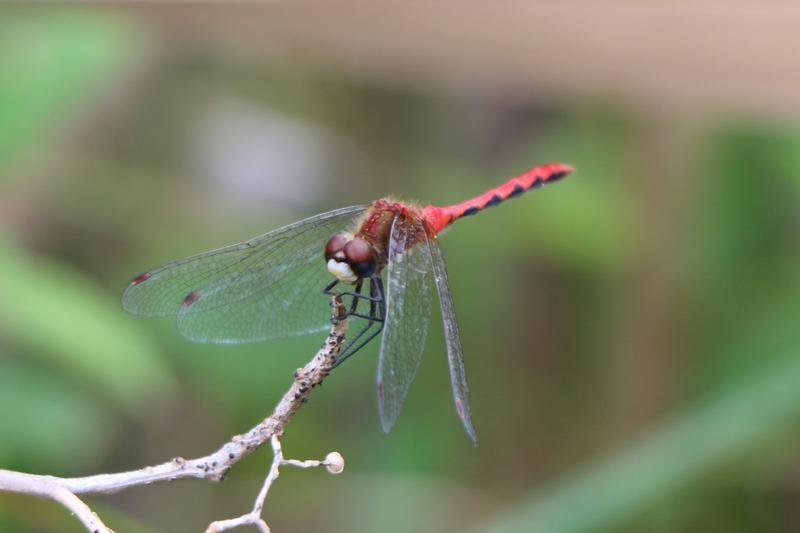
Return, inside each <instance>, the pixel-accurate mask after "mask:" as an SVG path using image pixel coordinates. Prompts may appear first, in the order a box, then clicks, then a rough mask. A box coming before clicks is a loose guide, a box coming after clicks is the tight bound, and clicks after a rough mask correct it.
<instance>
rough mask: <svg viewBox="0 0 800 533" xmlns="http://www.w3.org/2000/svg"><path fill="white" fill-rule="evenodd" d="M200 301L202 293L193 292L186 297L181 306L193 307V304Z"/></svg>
mask: <svg viewBox="0 0 800 533" xmlns="http://www.w3.org/2000/svg"><path fill="white" fill-rule="evenodd" d="M199 299H200V293H199V292H197V291H192V292H190V293H189V294H187V295H186V297H185V298H184V299H183V302H181V305H183V306H184V307H186V306H189V305H192V304H193V303H195V302H196V301H197V300H199Z"/></svg>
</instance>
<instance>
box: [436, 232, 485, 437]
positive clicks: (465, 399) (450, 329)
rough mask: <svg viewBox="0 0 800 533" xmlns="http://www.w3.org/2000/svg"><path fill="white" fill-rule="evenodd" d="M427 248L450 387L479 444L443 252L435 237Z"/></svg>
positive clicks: (469, 433) (464, 423) (467, 428)
mask: <svg viewBox="0 0 800 533" xmlns="http://www.w3.org/2000/svg"><path fill="white" fill-rule="evenodd" d="M427 248H429V249H430V255H431V261H432V263H433V271H434V275H435V279H436V288H437V290H438V292H439V305H440V307H441V309H442V323H443V325H444V338H445V342H446V344H447V362H448V364H449V366H450V385H451V387H452V389H453V400H454V401H455V404H456V412H457V413H458V417H459V418H460V419H461V423H462V424H463V425H464V429H465V430H466V432H467V435H469V438H470V439H471V440H472V443H473V444H475V445H477V444H478V437H477V436H476V435H475V428H474V427H472V415H471V413H470V408H469V387H468V386H467V374H466V371H465V370H464V355H463V351H462V349H461V336H460V335H459V333H458V322H457V321H456V312H455V309H454V307H453V299H452V297H451V296H450V287H449V285H448V283H447V270H446V269H445V265H444V258H443V257H442V251H441V249H440V248H439V242H438V240H437V239H436V238H435V237H434V238H433V239H431V240H430V241H429V242H428V246H427Z"/></svg>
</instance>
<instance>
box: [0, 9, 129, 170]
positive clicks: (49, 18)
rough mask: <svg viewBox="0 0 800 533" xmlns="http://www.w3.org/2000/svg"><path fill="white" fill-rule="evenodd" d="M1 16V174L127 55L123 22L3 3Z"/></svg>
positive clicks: (102, 82) (83, 101)
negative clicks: (37, 10) (15, 7)
mask: <svg viewBox="0 0 800 533" xmlns="http://www.w3.org/2000/svg"><path fill="white" fill-rule="evenodd" d="M4 11H5V12H4V15H3V17H2V18H1V19H0V80H3V82H2V83H0V176H2V173H3V171H6V170H8V167H9V165H10V164H12V163H13V162H14V161H16V160H18V159H19V158H22V157H25V156H31V155H34V153H35V150H36V149H37V148H39V149H41V148H42V146H41V142H42V140H43V137H46V136H47V135H48V134H50V132H51V130H52V128H53V126H54V125H58V124H59V123H61V122H62V121H63V120H64V119H66V118H68V117H69V116H70V115H71V114H72V113H74V112H75V110H76V108H77V107H78V106H81V105H88V104H90V103H91V102H92V99H93V98H94V97H96V96H97V91H98V89H99V88H100V87H104V86H106V85H107V84H108V82H109V80H110V79H115V74H117V72H118V71H119V69H120V67H121V66H122V65H125V64H127V63H128V61H126V60H130V58H131V55H132V52H135V51H138V50H140V48H139V47H137V46H135V44H134V43H133V42H132V38H133V33H132V32H131V31H130V27H129V26H128V25H127V24H126V23H125V22H124V20H123V19H120V18H116V17H110V16H103V15H98V14H90V13H88V12H82V11H80V10H71V11H61V10H53V9H50V10H49V11H48V12H47V13H46V14H45V13H44V12H39V13H37V14H34V13H33V12H32V11H23V10H16V11H14V10H9V9H8V8H5V10H4Z"/></svg>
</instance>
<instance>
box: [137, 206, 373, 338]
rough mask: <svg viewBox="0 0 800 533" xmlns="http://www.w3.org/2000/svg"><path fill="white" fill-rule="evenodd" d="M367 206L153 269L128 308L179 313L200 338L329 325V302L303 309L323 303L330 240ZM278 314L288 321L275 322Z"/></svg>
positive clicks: (187, 330)
mask: <svg viewBox="0 0 800 533" xmlns="http://www.w3.org/2000/svg"><path fill="white" fill-rule="evenodd" d="M365 208H366V206H352V207H345V208H342V209H338V210H335V211H330V212H328V213H323V214H321V215H316V216H314V217H311V218H307V219H305V220H301V221H300V222H296V223H294V224H290V225H288V226H284V227H282V228H278V229H276V230H273V231H271V232H269V233H266V234H264V235H261V236H259V237H255V238H253V239H250V240H249V241H246V242H243V243H240V244H234V245H231V246H227V247H225V248H220V249H217V250H212V251H210V252H205V253H202V254H199V255H195V256H192V257H188V258H186V259H180V260H178V261H174V262H172V263H169V264H167V265H164V266H162V267H160V268H157V269H154V270H151V271H149V272H147V273H145V274H142V275H141V276H138V277H137V278H135V279H134V281H133V282H131V285H130V286H129V287H128V288H127V289H126V290H125V293H124V294H123V296H122V305H123V307H124V308H125V309H126V310H128V311H130V312H132V313H136V314H142V315H150V316H166V315H178V323H179V328H180V329H181V332H182V333H183V334H184V335H186V336H187V337H188V338H190V339H193V340H198V341H209V342H244V341H251V340H259V339H266V338H272V337H276V336H284V335H292V334H300V333H305V332H308V331H311V330H313V328H312V326H310V325H313V326H314V327H317V326H324V325H325V323H326V322H327V320H326V319H325V316H326V315H327V314H328V311H327V310H326V308H325V303H324V300H323V301H321V303H320V304H319V307H320V308H321V311H318V312H317V313H312V314H311V315H310V316H308V317H306V316H305V315H304V312H305V311H307V310H308V309H309V308H311V307H313V306H314V304H316V303H317V302H320V300H319V298H318V296H319V292H320V291H321V290H322V288H323V287H324V285H323V283H324V282H325V280H329V279H330V276H329V275H328V274H327V271H326V269H325V264H324V261H323V253H324V246H325V242H326V241H327V239H328V238H330V236H331V235H333V234H334V233H337V232H340V231H344V230H346V229H350V226H351V225H352V224H353V222H354V221H355V219H356V218H357V217H358V216H359V215H360V214H361V213H362V212H363V211H364V209H365ZM315 284H316V285H318V286H314V285H315ZM277 311H280V312H282V313H283V318H280V319H277V320H271V321H270V320H269V319H270V317H274V316H275V313H276V312H277ZM256 313H260V314H261V316H253V314H256ZM201 315H202V316H201ZM193 316H196V318H191V317H193ZM320 316H322V319H320V318H319V317H320ZM259 327H263V329H262V330H260V331H257V329H256V328H259ZM310 328H311V329H310Z"/></svg>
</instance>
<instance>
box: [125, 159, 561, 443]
mask: <svg viewBox="0 0 800 533" xmlns="http://www.w3.org/2000/svg"><path fill="white" fill-rule="evenodd" d="M570 172H572V167H570V166H568V165H563V164H560V163H550V164H547V165H542V166H540V167H536V168H532V169H530V170H528V171H527V172H525V173H524V174H522V175H520V176H518V177H515V178H512V179H510V180H508V181H507V182H506V183H504V184H503V185H500V186H499V187H496V188H494V189H490V190H489V191H487V192H485V193H483V194H481V195H480V196H476V197H474V198H471V199H469V200H466V201H464V202H461V203H460V204H455V205H451V206H447V207H436V206H433V205H428V206H425V207H418V206H416V205H413V204H408V203H403V202H398V201H395V200H392V199H389V198H383V199H380V200H376V201H374V202H372V203H371V204H367V205H356V206H352V207H344V208H342V209H337V210H335V211H330V212H328V213H322V214H320V215H316V216H313V217H310V218H307V219H305V220H301V221H299V222H295V223H294V224H290V225H288V226H284V227H282V228H278V229H276V230H273V231H271V232H269V233H265V234H264V235H261V236H258V237H255V238H253V239H250V240H249V241H245V242H242V243H239V244H234V245H231V246H226V247H224V248H219V249H217V250H212V251H209V252H205V253H202V254H199V255H195V256H192V257H188V258H185V259H179V260H177V261H174V262H172V263H169V264H166V265H164V266H162V267H159V268H156V269H153V270H150V271H148V272H145V273H144V274H140V275H138V276H136V277H135V278H133V280H132V281H131V282H130V285H129V286H128V288H127V289H126V290H125V293H124V294H123V296H122V305H123V307H124V308H125V309H126V310H127V311H129V312H131V313H135V314H140V315H148V316H167V315H168V316H177V322H178V330H179V331H180V333H181V334H182V335H183V336H185V337H186V338H188V339H190V340H193V341H198V342H213V343H240V342H251V341H261V340H266V339H274V338H278V337H287V336H293V335H304V334H307V333H313V332H318V331H323V330H324V329H326V328H327V327H328V325H329V324H330V309H329V306H328V305H327V299H325V298H318V297H315V296H314V293H315V292H316V291H319V290H320V289H322V293H323V294H326V295H329V296H330V295H333V294H339V295H341V297H342V298H344V299H345V302H346V303H347V305H348V316H349V317H353V318H358V319H361V320H363V321H364V323H363V325H362V328H361V330H360V331H359V333H357V334H356V335H355V336H354V337H353V338H352V339H350V340H349V341H347V344H346V346H345V347H344V348H343V351H342V352H341V354H340V356H339V359H338V360H337V364H339V363H341V362H342V361H344V360H345V359H347V358H348V357H350V356H351V355H353V354H354V353H355V352H357V351H358V350H359V349H361V348H362V347H363V346H365V345H366V344H367V343H368V342H369V341H371V340H372V339H374V338H375V337H376V336H377V335H378V334H379V333H380V332H381V331H383V338H382V340H381V346H380V353H379V356H378V376H377V392H378V412H379V414H380V420H381V425H382V427H383V430H384V431H386V432H388V431H389V430H390V429H391V428H392V426H393V425H394V423H395V420H396V419H397V416H398V415H399V414H400V409H401V407H402V405H403V401H404V400H405V397H406V394H407V393H408V389H409V387H410V385H411V382H412V381H413V379H414V377H415V375H416V373H417V368H418V367H419V363H420V360H421V357H422V351H423V347H424V345H425V337H426V334H427V331H428V322H429V320H430V314H431V294H432V292H433V287H434V286H435V287H436V289H437V291H438V295H439V306H440V308H441V312H442V320H443V323H444V333H445V342H446V345H447V360H448V362H449V366H450V382H451V385H452V391H453V399H454V400H455V406H456V411H457V412H458V416H459V418H460V419H461V423H462V424H463V425H464V429H465V430H466V432H467V434H468V435H469V437H470V439H471V440H472V441H473V443H475V442H477V440H476V436H475V430H474V428H473V426H472V420H471V415H470V408H469V401H468V396H469V391H468V387H467V378H466V374H465V372H464V362H463V357H462V350H461V340H460V338H459V333H458V324H457V323H456V317H455V311H454V308H453V301H452V298H451V296H450V289H449V287H448V284H447V273H446V272H445V264H444V259H443V258H442V252H441V250H440V249H439V240H438V237H437V235H438V234H439V233H440V232H441V231H442V230H444V229H445V228H446V227H447V226H449V225H450V224H451V223H453V222H454V221H456V220H458V219H459V218H462V217H465V216H468V215H473V214H475V213H477V212H478V211H480V210H482V209H485V208H487V207H492V206H494V205H497V204H499V203H500V202H502V201H503V200H507V199H509V198H513V197H515V196H517V195H519V194H522V193H523V192H525V191H527V190H528V189H533V188H537V187H540V186H542V185H544V184H546V183H550V182H553V181H556V180H558V179H560V178H563V177H564V176H566V175H567V174H569V173H570ZM323 258H324V261H323ZM325 266H327V268H325ZM323 288H324V289H323Z"/></svg>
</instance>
